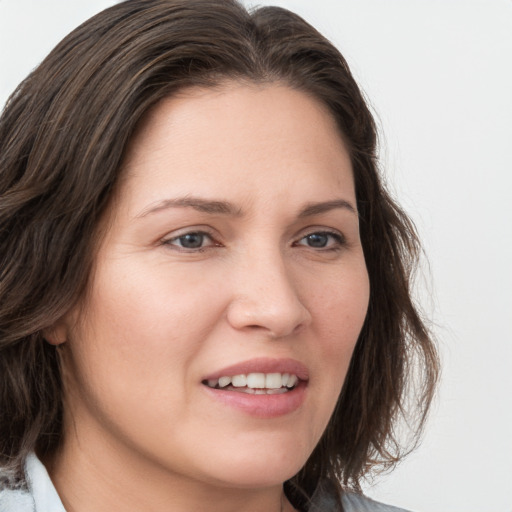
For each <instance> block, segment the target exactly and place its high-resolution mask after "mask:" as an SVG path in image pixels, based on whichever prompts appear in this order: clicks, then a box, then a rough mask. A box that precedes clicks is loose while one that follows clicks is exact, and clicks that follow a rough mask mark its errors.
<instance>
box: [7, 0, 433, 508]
mask: <svg viewBox="0 0 512 512" xmlns="http://www.w3.org/2000/svg"><path fill="white" fill-rule="evenodd" d="M226 80H230V81H245V82H250V83H273V82H278V83H284V84H286V85H288V86H290V87H292V88H294V89H296V90H300V91H303V92H305V93H307V94H309V95H311V96H312V97H314V98H316V99H317V100H318V101H320V102H321V103H323V104H324V105H325V106H327V108H328V109H329V111H330V112H331V114H332V115H333V116H334V118H335V119H336V122H337V124H338V126H339V128H340V132H341V134H342V136H343V138H344V141H345V143H346V146H347V149H348V151H349V154H350V157H351V161H352V166H353V172H354V179H355V188H356V198H357V206H358V210H359V215H360V232H361V240H362V245H363V250H364V255H365V259H366V264H367V268H368V273H369V279H370V289H371V291H370V303H369V309H368V313H367V317H366V320H365V323H364V326H363V329H362V332H361V334H360V336H359V339H358V342H357V345H356V348H355V352H354V354H353V357H352V360H351V364H350V368H349V371H348V374H347V377H346V380H345V383H344V387H343V389H342V392H341V394H340V397H339V400H338V403H337V406H336V409H335V412H334V414H333V416H332V418H331V420H330V422H329V424H328V427H327V429H326V431H325V433H324V435H323V437H322V438H321V440H320V442H319V444H318V446H317V447H316V448H315V450H314V452H313V453H312V455H311V456H310V458H309V459H308V461H307V462H306V464H305V466H304V467H303V469H302V470H301V471H300V472H299V473H298V474H297V475H296V476H294V477H293V478H292V479H291V480H289V481H287V482H286V483H285V490H286V492H287V494H288V497H289V499H290V500H291V501H292V503H293V504H294V505H295V506H296V507H298V508H301V509H302V508H305V507H306V506H307V502H308V500H309V498H310V497H311V496H312V494H313V492H314V491H315V489H317V488H318V486H319V485H325V482H330V485H335V486H336V488H337V489H338V490H339V494H340V496H341V494H342V492H343V489H345V488H349V487H350V488H353V489H359V484H360V481H361V479H362V478H363V477H364V476H365V475H366V474H367V473H368V472H369V471H370V470H372V469H378V468H379V467H380V468H382V467H384V468H387V467H390V466H392V465H393V464H394V463H396V462H397V460H398V459H399V458H400V456H401V455H402V454H403V452H404V450H405V448H402V447H401V444H400V442H399V439H397V435H396V432H397V425H400V422H401V421H402V420H403V418H404V417H406V418H407V421H408V424H409V425H410V426H411V428H413V431H414V432H416V433H419V432H420V431H421V429H422V427H423V425H424V422H425V417H426V413H427V410H428V408H429V404H430V402H431V399H432V396H433V392H434V388H435V383H436V380H437V375H438V359H437V353H436V349H435V346H434V344H433V342H432V339H431V335H430V333H429V331H428V329H427V328H426V326H425V323H424V322H423V321H422V318H421V316H420V314H419V313H418V310H417V308H416V307H415V305H414V303H413V300H412V299H411V289H410V288H411V279H412V275H413V271H414V269H415V266H416V263H417V258H418V254H419V249H420V246H419V242H418V238H417V235H416V233H415V229H414V226H413V224H412V223H411V221H410V220H409V219H408V217H407V216H406V215H405V213H404V212H403V211H402V210H401V209H400V207H399V206H398V205H397V204H396V203H395V202H394V201H393V200H392V198H391V197H390V195H389V194H388V193H387V192H386V190H385V188H384V186H383V182H382V177H381V176H380V173H379V170H378V166H377V149H376V145H377V133H376V126H375V122H374V119H373V117H372V114H371V113H370V110H369V108H368V106H367V104H366V102H365V99H364V97H363V95H362V93H361V91H360V90H359V88H358V86H357V84H356V82H355V81H354V79H353V77H352V75H351V73H350V70H349V68H348V65H347V63H346V61H345V59H344V58H343V56H342V55H341V54H340V52H339V51H338V50H337V49H336V48H335V47H334V46H333V45H332V44H331V43H330V42H329V41H328V40H327V39H325V38H324V37H323V36H322V35H321V34H319V33H318V32H317V31H316V30H315V29H314V28H313V27H311V26H310V25H309V24H308V23H306V22H305V21H304V20H303V19H302V18H300V17H299V16H297V15H296V14H293V13H291V12H289V11H287V10H285V9H281V8H277V7H263V8H258V9H255V10H252V11H248V10H246V9H245V8H244V7H243V6H242V5H241V4H240V3H238V2H237V1H235V0H219V1H215V2H212V1H210V0H128V1H125V2H121V3H119V4H117V5H115V6H113V7H111V8H109V9H106V10H105V11H103V12H101V13H99V14H97V15H96V16H94V17H92V18H91V19H90V20H88V21H86V22H85V23H84V24H82V25H81V26H80V27H78V28H77V29H76V30H74V31H73V32H72V33H70V34H69V35H68V36H67V37H66V38H65V39H64V40H63V41H62V42H61V43H59V44H58V45H57V47H56V48H55V49H54V50H53V51H52V52H51V53H50V54H49V55H48V57H47V58H46V59H45V60H44V61H43V62H42V63H41V64H40V65H39V66H38V67H37V68H36V69H35V70H34V71H33V72H32V73H31V74H30V75H29V76H28V77H27V78H26V79H25V80H24V81H23V82H22V83H21V84H20V85H19V86H18V88H17V89H16V90H15V91H14V93H13V94H12V95H11V97H10V99H9V100H8V102H7V104H6V107H5V109H4V111H3V113H2V115H1V118H0V411H2V415H1V418H0V465H2V466H4V467H7V468H11V470H13V471H14V472H17V474H18V475H22V469H21V468H22V464H23V460H24V458H25V457H26V455H27V453H28V452H30V451H32V450H35V451H36V452H37V453H38V454H39V455H40V456H43V457H44V456H45V455H49V454H51V453H52V452H54V450H55V449H56V448H57V447H58V446H59V443H60V440H61V437H62V413H63V402H62V390H61V379H60V373H59V363H58V357H57V354H56V349H55V347H54V346H52V345H50V344H48V343H46V342H45V340H44V337H43V334H42V333H43V331H44V330H45V329H48V328H49V327H50V326H51V325H53V324H54V323H55V322H56V321H57V320H58V319H60V318H61V317H62V316H63V315H64V314H65V313H66V312H67V311H68V310H69V309H70V308H71V307H72V306H73V305H74V304H76V303H77V302H78V301H79V299H80V298H81V297H82V296H83V294H84V293H85V291H86V289H87V284H88V277H89V274H90V271H91V267H92V263H93V260H94V256H95V250H96V248H97V242H98V234H99V224H100V220H101V219H102V218H103V216H104V214H105V212H106V211H107V209H108V206H109V203H110V200H111V198H112V196H113V193H114V191H115V190H116V184H117V183H118V182H119V179H120V175H121V164H122V161H123V156H124V155H125V153H126V150H127V147H128V145H129V143H130V141H131V139H132V137H133V135H134V132H135V130H136V127H137V125H138V124H139V122H140V121H141V120H142V119H143V118H144V116H145V114H146V113H147V112H148V111H149V110H150V109H151V107H152V106H154V105H155V104H156V103H158V102H159V101H160V100H162V99H163V98H165V97H168V96H170V95H172V94H173V93H175V92H176V91H178V90H181V89H183V88H187V87H191V86H202V87H214V86H215V85H217V84H220V83H221V82H223V81H226ZM411 383H412V384H413V385H412V386H411ZM411 393H412V399H411ZM411 404H412V406H411Z"/></svg>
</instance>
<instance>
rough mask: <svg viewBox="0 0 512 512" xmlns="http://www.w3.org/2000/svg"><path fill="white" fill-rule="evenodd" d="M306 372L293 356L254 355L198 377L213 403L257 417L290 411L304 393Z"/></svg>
mask: <svg viewBox="0 0 512 512" xmlns="http://www.w3.org/2000/svg"><path fill="white" fill-rule="evenodd" d="M308 381H309V372H308V369H307V368H306V366H305V365H304V364H302V363H300V362H299V361H296V360H294V359H273V358H256V359H251V360H247V361H243V362H240V363H237V364H234V365H231V366H228V367H226V368H224V369H221V370H217V371H216V372H215V373H212V374H210V375H207V376H205V377H204V378H203V380H202V381H201V382H202V384H203V389H204V390H205V391H207V396H209V397H210V398H211V399H212V400H214V401H215V402H217V403H221V404H223V406H227V407H229V408H231V409H235V410H237V411H240V412H242V413H243V414H248V415H250V416H253V417H256V418H260V419H271V418H277V417H282V416H284V415H287V414H291V413H293V412H295V411H297V410H298V409H300V408H301V406H302V404H303V403H304V402H305V400H306V396H307V395H308V383H309V382H308Z"/></svg>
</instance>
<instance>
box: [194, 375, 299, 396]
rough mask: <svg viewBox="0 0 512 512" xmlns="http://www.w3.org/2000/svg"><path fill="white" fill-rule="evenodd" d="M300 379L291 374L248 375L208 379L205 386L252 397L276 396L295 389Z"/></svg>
mask: <svg viewBox="0 0 512 512" xmlns="http://www.w3.org/2000/svg"><path fill="white" fill-rule="evenodd" d="M298 382H299V378H298V377H297V375H295V374H290V373H247V374H240V375H233V376H227V375H226V376H222V377H220V378H218V379H208V380H206V381H203V384H205V385H207V386H208V387H210V388H213V389H223V390H226V391H237V392H240V393H248V394H252V395H275V394H281V393H287V392H288V391H290V390H292V389H294V388H295V386H296V385H297V384H298Z"/></svg>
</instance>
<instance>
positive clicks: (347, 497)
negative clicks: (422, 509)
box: [342, 493, 407, 512]
mask: <svg viewBox="0 0 512 512" xmlns="http://www.w3.org/2000/svg"><path fill="white" fill-rule="evenodd" d="M342 501H343V510H344V512H407V511H406V510H404V509H402V508H397V507H393V506H391V505H385V504H384V503H380V502H378V501H374V500H372V499H370V498H367V497H366V496H362V495H360V494H355V493H347V494H344V495H343V498H342Z"/></svg>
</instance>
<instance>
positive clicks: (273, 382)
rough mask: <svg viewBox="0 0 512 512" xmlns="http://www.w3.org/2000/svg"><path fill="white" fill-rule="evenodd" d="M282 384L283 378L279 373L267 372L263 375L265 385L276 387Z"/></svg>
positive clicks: (271, 387)
mask: <svg viewBox="0 0 512 512" xmlns="http://www.w3.org/2000/svg"><path fill="white" fill-rule="evenodd" d="M282 386H283V378H282V377H281V374H280V373H267V375H266V376H265V387H266V388H270V389H278V388H280V387H282Z"/></svg>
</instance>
